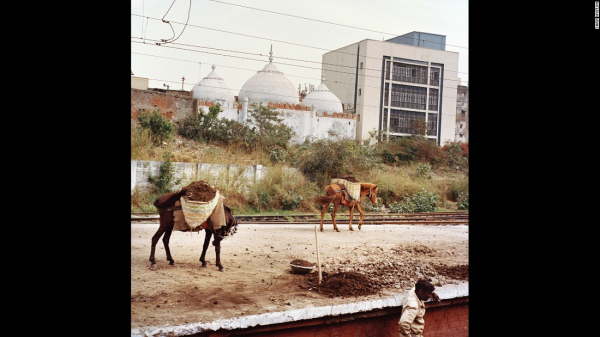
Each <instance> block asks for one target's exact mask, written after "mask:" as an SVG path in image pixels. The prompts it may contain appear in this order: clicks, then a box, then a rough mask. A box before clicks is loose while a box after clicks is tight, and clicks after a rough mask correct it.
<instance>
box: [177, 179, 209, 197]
mask: <svg viewBox="0 0 600 337" xmlns="http://www.w3.org/2000/svg"><path fill="white" fill-rule="evenodd" d="M183 189H185V194H184V195H183V198H185V200H188V201H189V200H191V201H202V202H208V201H211V200H213V199H214V198H215V195H217V190H215V189H214V188H213V187H212V186H210V184H209V183H207V182H206V181H204V180H198V181H194V182H193V183H191V184H189V185H187V186H186V187H184V188H183Z"/></svg>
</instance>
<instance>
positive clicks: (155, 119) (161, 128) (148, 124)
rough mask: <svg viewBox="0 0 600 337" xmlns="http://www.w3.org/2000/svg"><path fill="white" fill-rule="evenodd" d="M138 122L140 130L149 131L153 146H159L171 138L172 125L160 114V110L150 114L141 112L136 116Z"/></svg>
mask: <svg viewBox="0 0 600 337" xmlns="http://www.w3.org/2000/svg"><path fill="white" fill-rule="evenodd" d="M138 121H139V123H140V126H141V127H142V128H144V129H148V130H150V132H151V138H152V141H153V143H154V145H155V146H160V145H161V144H162V143H163V142H165V141H167V140H169V139H171V138H172V137H173V129H174V127H173V124H171V121H169V120H168V119H166V118H165V116H163V115H162V114H161V113H160V109H158V110H154V111H152V112H151V113H150V112H143V113H142V114H141V115H140V116H138Z"/></svg>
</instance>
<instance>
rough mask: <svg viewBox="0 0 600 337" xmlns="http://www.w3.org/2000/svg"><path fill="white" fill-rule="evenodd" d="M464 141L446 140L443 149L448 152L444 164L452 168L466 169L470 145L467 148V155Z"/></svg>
mask: <svg viewBox="0 0 600 337" xmlns="http://www.w3.org/2000/svg"><path fill="white" fill-rule="evenodd" d="M462 144H463V143H461V142H446V143H445V144H444V146H443V147H442V150H443V151H444V152H445V153H446V158H445V160H444V165H445V166H446V167H447V169H450V170H465V169H467V168H468V165H469V164H468V163H469V160H468V153H469V151H468V147H467V149H466V154H467V156H465V155H463V154H464V153H465V152H463V146H462Z"/></svg>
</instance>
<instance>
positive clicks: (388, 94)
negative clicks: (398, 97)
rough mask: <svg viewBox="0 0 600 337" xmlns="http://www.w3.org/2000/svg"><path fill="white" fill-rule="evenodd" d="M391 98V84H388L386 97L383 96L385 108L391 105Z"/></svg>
mask: <svg viewBox="0 0 600 337" xmlns="http://www.w3.org/2000/svg"><path fill="white" fill-rule="evenodd" d="M389 96H390V84H389V83H386V84H385V90H384V96H383V105H384V106H388V105H390V102H389Z"/></svg>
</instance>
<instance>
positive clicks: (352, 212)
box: [348, 206, 354, 231]
mask: <svg viewBox="0 0 600 337" xmlns="http://www.w3.org/2000/svg"><path fill="white" fill-rule="evenodd" d="M348 208H350V219H349V220H348V223H349V224H350V225H349V227H348V229H350V230H351V231H354V228H352V218H354V206H350V207H348Z"/></svg>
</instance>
